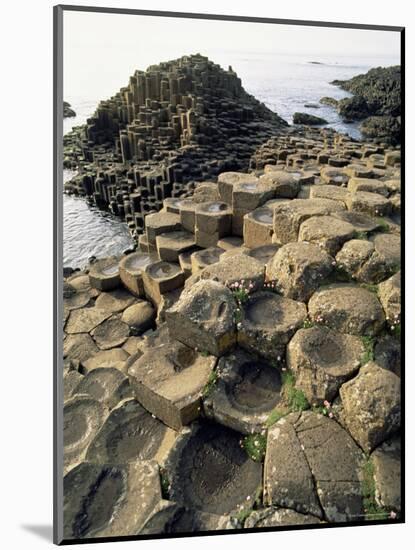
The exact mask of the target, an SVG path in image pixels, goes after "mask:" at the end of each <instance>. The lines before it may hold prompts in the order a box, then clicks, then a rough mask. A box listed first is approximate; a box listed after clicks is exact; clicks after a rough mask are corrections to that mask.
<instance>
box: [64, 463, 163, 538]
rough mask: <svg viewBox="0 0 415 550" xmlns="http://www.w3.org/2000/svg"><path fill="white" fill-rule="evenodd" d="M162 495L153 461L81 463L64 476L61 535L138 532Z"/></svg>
mask: <svg viewBox="0 0 415 550" xmlns="http://www.w3.org/2000/svg"><path fill="white" fill-rule="evenodd" d="M161 498H162V497H161V488H160V478H159V470H158V466H157V464H156V463H155V462H154V461H132V462H129V463H128V464H102V465H97V464H89V463H87V462H84V463H82V464H80V465H79V466H78V467H77V468H74V469H73V470H72V471H71V472H70V473H69V474H68V475H67V476H65V479H64V504H63V516H64V528H63V529H64V538H65V539H73V538H75V539H88V538H90V537H94V538H98V537H119V536H128V535H137V534H139V533H140V531H141V529H142V528H143V527H144V526H145V524H146V522H147V521H148V518H149V516H151V514H152V512H153V510H154V509H155V508H156V507H157V505H158V504H159V503H160V502H162V500H161Z"/></svg>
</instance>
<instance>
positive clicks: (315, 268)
mask: <svg viewBox="0 0 415 550" xmlns="http://www.w3.org/2000/svg"><path fill="white" fill-rule="evenodd" d="M332 270H333V258H332V257H331V256H329V255H328V254H327V252H325V251H324V250H321V248H320V247H319V246H317V245H315V244H310V243H306V242H296V243H288V244H286V245H284V246H282V247H281V248H280V249H279V250H278V252H277V253H276V254H275V256H274V257H273V258H272V259H271V260H270V262H269V263H268V264H267V267H266V278H267V280H268V281H270V280H275V281H276V288H277V290H279V292H281V294H283V295H284V296H286V297H287V298H292V299H294V300H299V301H302V302H305V301H306V300H308V299H309V298H310V296H311V295H312V294H313V292H314V291H315V290H316V289H317V288H318V287H319V286H320V285H321V284H323V282H324V280H325V279H326V277H327V276H328V275H329V274H330V273H331V271H332Z"/></svg>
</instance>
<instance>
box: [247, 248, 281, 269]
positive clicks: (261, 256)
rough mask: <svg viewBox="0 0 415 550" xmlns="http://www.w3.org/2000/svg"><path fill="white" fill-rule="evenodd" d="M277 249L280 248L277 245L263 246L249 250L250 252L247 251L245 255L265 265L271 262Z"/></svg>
mask: <svg viewBox="0 0 415 550" xmlns="http://www.w3.org/2000/svg"><path fill="white" fill-rule="evenodd" d="M279 248H280V246H279V245H277V244H266V245H264V246H258V247H256V248H251V250H248V251H247V252H246V254H247V255H248V256H251V258H255V260H257V261H258V262H260V263H261V264H263V265H266V264H267V263H268V262H269V261H270V260H271V258H273V257H274V256H275V254H276V253H277V252H278V250H279Z"/></svg>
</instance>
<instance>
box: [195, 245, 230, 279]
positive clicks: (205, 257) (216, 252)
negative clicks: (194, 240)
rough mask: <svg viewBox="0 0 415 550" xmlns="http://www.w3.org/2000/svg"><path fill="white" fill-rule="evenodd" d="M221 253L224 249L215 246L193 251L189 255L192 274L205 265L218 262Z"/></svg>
mask: <svg viewBox="0 0 415 550" xmlns="http://www.w3.org/2000/svg"><path fill="white" fill-rule="evenodd" d="M223 253H224V250H223V249H222V248H218V247H216V246H212V247H209V248H206V249H205V250H199V251H197V252H193V254H192V255H191V257H190V262H191V265H192V274H193V275H195V274H196V273H199V271H202V269H205V267H207V266H209V265H212V264H216V263H217V262H219V260H220V257H221V255H222V254H223Z"/></svg>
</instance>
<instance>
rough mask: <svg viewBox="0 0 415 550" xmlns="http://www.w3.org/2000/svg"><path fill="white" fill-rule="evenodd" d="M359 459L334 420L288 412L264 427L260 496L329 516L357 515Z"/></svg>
mask: <svg viewBox="0 0 415 550" xmlns="http://www.w3.org/2000/svg"><path fill="white" fill-rule="evenodd" d="M363 459H364V455H363V453H362V451H361V450H360V449H359V447H358V446H357V445H356V443H355V442H354V441H353V439H352V438H351V437H350V435H349V434H348V433H347V432H346V431H345V430H344V429H343V428H341V427H340V426H339V424H337V422H336V421H334V420H330V419H328V418H326V417H324V416H322V415H320V414H316V413H313V412H303V413H291V414H289V415H288V416H286V417H284V418H282V419H281V420H280V421H279V422H277V423H276V424H274V425H273V426H272V427H271V428H270V429H269V430H268V439H267V451H266V455H265V464H264V502H265V503H266V504H267V505H274V506H278V507H279V506H281V507H289V508H290V509H293V510H295V511H297V512H300V513H303V514H311V515H313V516H316V517H318V518H324V519H327V520H328V521H333V522H339V521H350V520H354V521H356V520H357V519H359V518H360V519H363V518H364V513H363V498H362V489H361V467H362V464H363Z"/></svg>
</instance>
